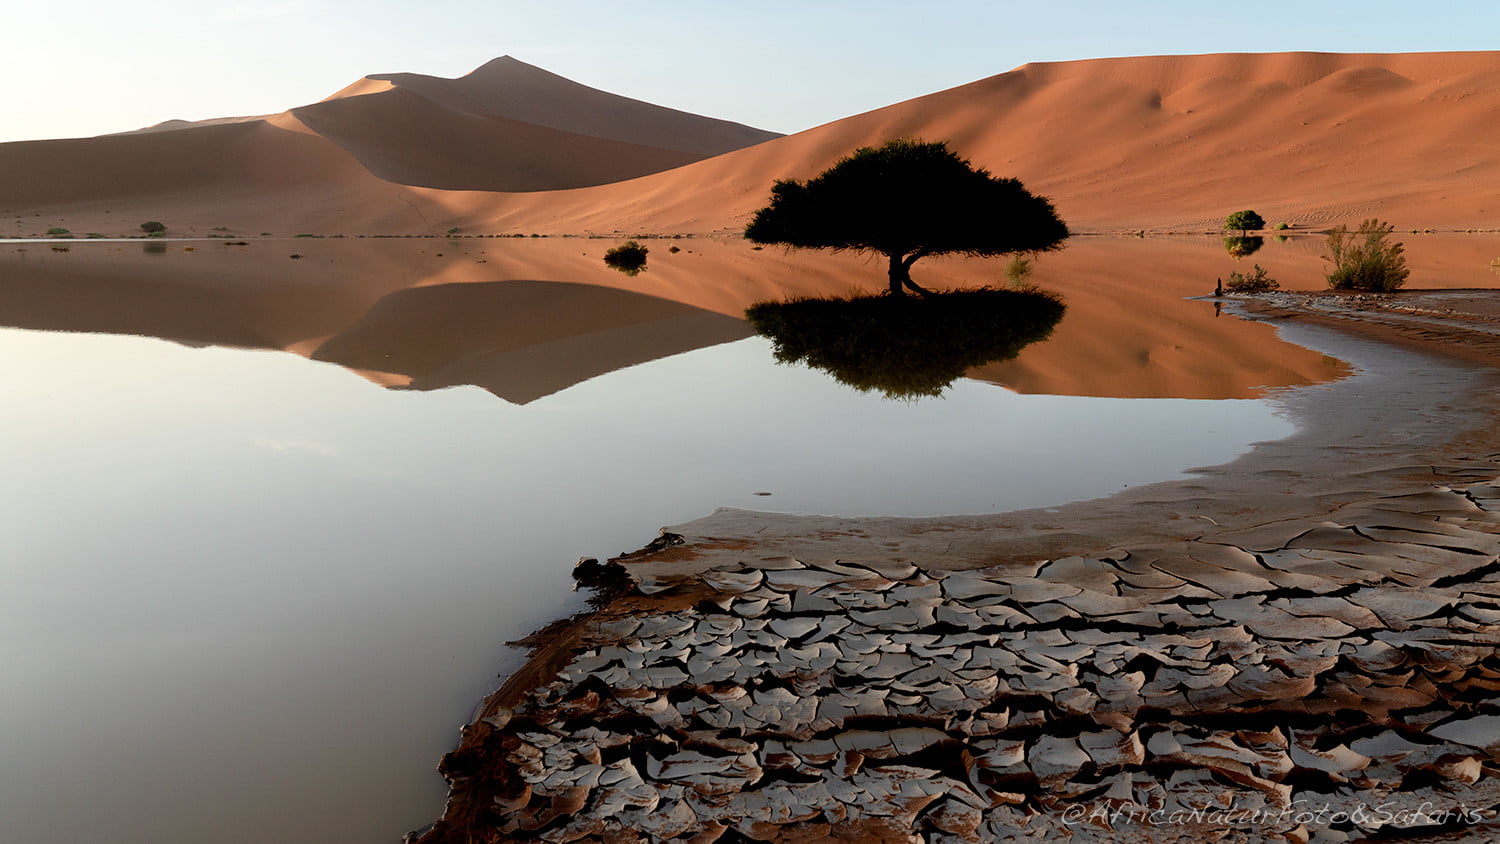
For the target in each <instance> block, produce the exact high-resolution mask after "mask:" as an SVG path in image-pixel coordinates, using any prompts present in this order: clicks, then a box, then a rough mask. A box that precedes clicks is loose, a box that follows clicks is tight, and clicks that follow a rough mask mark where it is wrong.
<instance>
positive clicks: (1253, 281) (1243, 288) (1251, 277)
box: [1224, 264, 1281, 293]
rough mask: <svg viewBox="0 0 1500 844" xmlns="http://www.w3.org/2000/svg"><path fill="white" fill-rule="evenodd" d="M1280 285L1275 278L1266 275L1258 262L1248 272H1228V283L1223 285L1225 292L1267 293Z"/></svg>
mask: <svg viewBox="0 0 1500 844" xmlns="http://www.w3.org/2000/svg"><path fill="white" fill-rule="evenodd" d="M1280 287H1281V285H1280V284H1278V283H1277V282H1276V279H1274V278H1271V277H1270V276H1267V275H1266V271H1265V270H1264V269H1263V268H1261V265H1260V264H1256V265H1255V269H1254V271H1252V272H1250V273H1248V274H1247V273H1230V274H1229V283H1228V284H1226V285H1224V290H1225V292H1227V293H1269V292H1270V291H1272V290H1277V289H1279V288H1280Z"/></svg>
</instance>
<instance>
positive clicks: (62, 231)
mask: <svg viewBox="0 0 1500 844" xmlns="http://www.w3.org/2000/svg"><path fill="white" fill-rule="evenodd" d="M47 234H50V235H60V234H72V232H70V231H68V230H67V229H64V228H59V227H58V226H53V227H52V228H50V229H47Z"/></svg>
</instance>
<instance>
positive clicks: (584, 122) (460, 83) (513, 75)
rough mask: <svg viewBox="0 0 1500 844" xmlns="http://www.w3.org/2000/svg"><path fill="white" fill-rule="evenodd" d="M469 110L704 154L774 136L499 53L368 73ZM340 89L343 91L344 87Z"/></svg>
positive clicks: (634, 142)
mask: <svg viewBox="0 0 1500 844" xmlns="http://www.w3.org/2000/svg"><path fill="white" fill-rule="evenodd" d="M367 79H368V80H370V81H372V82H384V83H387V84H389V85H390V86H392V87H393V88H398V89H402V90H406V91H410V92H412V93H414V94H417V95H420V96H422V97H425V98H427V99H429V100H431V101H432V102H435V103H438V104H440V105H444V106H447V107H448V108H451V109H453V110H455V111H460V112H464V113H467V114H478V115H492V116H500V117H509V118H512V119H514V120H522V121H525V122H527V123H534V124H536V125H537V126H546V127H549V128H552V129H560V130H562V131H565V132H572V133H576V134H580V135H589V136H591V137H595V138H605V139H609V140H615V141H621V142H623V143H627V144H635V145H640V146H649V147H657V148H660V149H670V150H677V151H679V152H686V153H692V154H694V155H695V156H696V157H700V158H701V157H706V156H711V155H719V154H722V153H726V152H730V151H731V150H736V149H740V148H741V147H746V146H750V145H751V144H758V143H761V142H762V141H768V140H771V139H772V138H777V137H780V135H779V134H778V133H776V132H767V131H765V130H764V129H755V128H753V127H750V126H745V125H743V124H740V123H731V122H730V121H727V120H716V119H713V118H710V117H702V116H700V115H696V114H689V113H688V112H685V111H678V110H676V109H671V108H665V107H663V106H659V105H654V104H652V103H647V102H642V101H640V100H635V99H631V98H629V97H622V96H619V95H617V94H610V93H607V92H605V91H600V90H599V89H597V88H590V87H588V86H587V85H580V84H578V83H577V82H574V81H572V80H570V79H565V78H563V77H561V76H558V75H557V74H555V73H550V72H548V71H545V70H543V69H541V68H539V67H535V66H533V65H529V64H527V63H525V62H523V61H520V60H519V59H515V58H512V57H510V56H501V57H500V58H498V59H494V60H492V61H490V62H487V63H485V64H484V65H481V66H480V67H479V68H477V69H475V70H474V71H473V72H471V73H469V74H468V75H466V76H461V77H459V78H457V79H442V78H439V77H435V76H425V75H422V74H419V73H387V74H376V75H374V76H370V77H367ZM348 92H349V89H345V90H344V91H343V92H340V93H341V94H347V93H348Z"/></svg>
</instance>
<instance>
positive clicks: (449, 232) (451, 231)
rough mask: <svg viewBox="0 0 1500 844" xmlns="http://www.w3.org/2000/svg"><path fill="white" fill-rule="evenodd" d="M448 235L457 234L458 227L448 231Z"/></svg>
mask: <svg viewBox="0 0 1500 844" xmlns="http://www.w3.org/2000/svg"><path fill="white" fill-rule="evenodd" d="M448 234H458V226H454V227H453V228H451V229H449V230H448Z"/></svg>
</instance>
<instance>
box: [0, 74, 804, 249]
mask: <svg viewBox="0 0 1500 844" xmlns="http://www.w3.org/2000/svg"><path fill="white" fill-rule="evenodd" d="M774 137H778V136H777V135H776V134H775V133H771V132H765V131H762V130H758V129H752V128H750V127H747V126H742V125H740V124H736V123H729V122H727V121H722V120H715V119H712V118H707V117H699V116H697V115H692V114H687V113H685V112H680V111H675V110H673V109H668V108H663V107H661V106H655V105H651V104H649V103H643V102H640V101H638V100H632V99H629V98H626V97H620V96H617V95H614V94H608V93H605V92H603V91H598V90H595V89H593V88H588V87H586V86H582V85H578V84H576V83H573V82H569V81H568V80H565V79H563V78H561V77H558V76H555V75H553V74H550V73H547V72H546V71H543V70H540V69H538V68H534V67H531V66H530V65H526V64H524V63H522V62H519V61H516V60H514V59H510V58H504V59H497V60H495V61H493V62H490V63H489V64H487V65H485V66H484V67H482V68H480V69H479V70H476V71H475V72H474V73H471V74H469V75H468V76H465V77H462V78H460V79H438V78H435V77H428V76H418V75H414V74H392V75H388V76H384V77H379V78H375V77H370V78H366V79H363V80H360V81H359V82H357V83H355V84H354V85H351V86H349V87H348V88H346V89H344V90H343V91H340V92H339V93H337V94H335V95H334V96H332V97H330V98H328V99H326V100H324V101H323V102H321V103H316V104H313V105H309V106H305V107H301V108H295V109H293V110H291V111H290V112H286V113H283V114H279V115H271V116H267V117H244V118H222V119H216V120H207V121H200V122H196V123H186V122H183V121H168V122H166V123H163V124H158V125H157V126H154V127H150V128H149V129H147V130H142V131H139V132H131V133H123V134H117V135H106V136H100V137H97V138H81V139H68V140H58V141H33V142H21V143H11V144H0V223H3V224H0V235H13V236H31V235H36V234H40V233H42V232H44V231H45V230H46V229H47V228H50V227H52V226H61V227H63V228H69V229H73V230H76V231H78V232H80V233H82V232H86V231H97V232H101V233H104V234H126V233H132V232H135V233H138V231H137V230H136V228H135V227H136V225H137V224H139V223H140V222H143V221H144V220H146V219H156V220H162V221H163V222H166V223H167V224H168V226H169V227H170V229H171V230H172V233H173V234H177V235H182V234H192V233H194V232H195V231H197V232H199V233H201V232H203V231H205V230H207V229H209V228H212V227H214V226H228V227H230V228H232V229H234V230H236V231H237V232H238V233H241V234H258V233H259V232H262V231H269V232H273V233H276V234H289V233H295V232H302V231H311V232H321V233H330V234H333V233H340V232H345V231H347V232H351V233H352V232H363V231H400V232H431V231H441V230H445V229H446V228H449V227H451V225H453V224H454V222H453V220H454V219H455V218H456V217H457V216H459V215H466V214H469V212H470V211H471V210H472V209H474V208H480V207H484V206H486V205H487V204H488V202H489V201H491V200H493V199H494V197H495V196H497V194H493V193H485V194H475V195H466V194H465V193H463V192H462V191H496V190H507V191H535V190H554V189H559V188H573V187H580V186H584V185H598V184H603V183H607V182H615V181H619V180H621V179H628V178H633V177H637V176H640V175H642V174H645V173H652V172H657V171H660V170H664V169H668V168H672V167H677V166H679V165H682V164H685V163H688V162H692V161H697V160H700V159H702V158H704V157H705V156H708V155H712V154H716V153H720V152H724V151H726V150H731V149H736V148H738V147H740V146H743V145H745V144H750V143H756V142H759V141H763V140H766V139H768V138H774ZM423 187H426V188H440V189H442V190H423V189H421V188H423ZM115 215H120V216H115ZM4 218H8V219H4Z"/></svg>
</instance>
